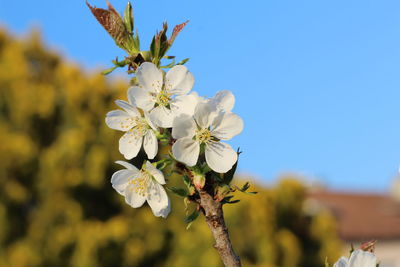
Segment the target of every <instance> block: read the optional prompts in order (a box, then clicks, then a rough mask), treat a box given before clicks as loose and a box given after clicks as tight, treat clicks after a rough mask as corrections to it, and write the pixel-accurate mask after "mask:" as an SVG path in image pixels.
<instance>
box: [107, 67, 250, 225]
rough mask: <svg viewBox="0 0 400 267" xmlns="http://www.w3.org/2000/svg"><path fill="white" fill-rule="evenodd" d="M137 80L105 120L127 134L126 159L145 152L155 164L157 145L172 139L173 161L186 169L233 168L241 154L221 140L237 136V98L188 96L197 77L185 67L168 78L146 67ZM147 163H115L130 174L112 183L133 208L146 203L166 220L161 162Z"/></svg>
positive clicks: (124, 138)
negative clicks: (140, 164)
mask: <svg viewBox="0 0 400 267" xmlns="http://www.w3.org/2000/svg"><path fill="white" fill-rule="evenodd" d="M136 80H137V84H135V85H134V86H132V87H130V88H129V89H128V101H123V100H117V101H116V104H117V105H118V106H119V107H120V108H121V109H119V110H113V111H110V112H109V113H108V114H107V115H106V119H105V121H106V124H107V125H108V127H110V128H112V129H115V130H119V131H123V132H124V134H123V135H122V137H121V138H120V140H119V151H120V152H121V154H122V155H123V156H124V157H125V159H127V160H130V159H132V158H134V157H136V156H137V155H138V153H139V151H140V149H141V147H143V150H144V152H145V153H146V155H147V158H148V160H153V159H155V158H156V156H157V153H158V150H159V145H160V142H159V141H160V140H161V139H162V138H164V139H165V138H168V143H172V144H173V145H172V148H171V161H178V162H180V163H183V164H184V165H185V168H187V169H188V170H191V169H193V168H196V166H200V165H201V166H202V167H204V165H205V164H206V165H207V166H208V167H209V168H206V169H208V170H212V171H214V172H215V173H226V172H228V171H229V170H230V169H232V167H233V166H234V165H235V163H236V161H237V158H238V156H237V152H236V151H235V150H233V149H232V147H231V146H230V145H229V144H227V143H225V142H223V141H225V140H229V139H231V138H232V137H234V136H236V135H238V134H239V133H240V132H241V131H242V130H243V121H242V119H241V118H240V117H239V116H238V115H236V114H234V113H232V108H233V106H234V104H235V97H234V96H233V94H232V93H231V92H229V91H221V92H218V93H217V94H216V95H215V96H214V97H213V98H210V99H207V98H203V97H200V96H199V95H197V93H195V92H190V91H191V90H192V87H193V85H194V77H193V75H192V73H190V72H189V71H188V69H187V68H186V67H185V66H183V65H176V66H174V67H172V68H171V69H170V70H169V71H168V72H167V73H164V72H163V71H162V70H161V69H159V68H158V67H157V66H156V65H155V64H153V63H150V62H144V63H142V64H141V65H140V66H139V67H138V69H137V71H136ZM148 160H146V161H145V162H144V163H143V166H142V167H141V169H140V170H139V169H137V168H136V167H135V166H133V165H132V164H130V163H127V162H124V161H117V163H119V164H121V165H122V166H124V167H125V168H126V169H124V170H120V171H117V172H116V173H114V174H113V176H112V179H111V183H112V185H113V187H114V188H115V190H117V192H118V193H120V194H121V195H123V196H124V197H125V200H126V202H127V203H128V204H129V205H130V206H132V207H134V208H137V207H140V206H142V205H143V204H144V202H146V201H147V202H148V203H149V206H150V207H151V209H152V211H153V213H154V215H155V216H161V217H164V218H165V217H166V216H167V215H168V213H169V212H170V210H171V208H170V202H169V199H168V196H167V194H166V191H165V189H164V187H163V185H165V184H166V180H165V177H164V174H163V172H162V171H161V170H160V169H157V168H156V167H157V166H158V163H159V162H153V163H151V162H150V161H148ZM161 161H162V160H161ZM197 169H198V168H197ZM202 169H204V168H202Z"/></svg>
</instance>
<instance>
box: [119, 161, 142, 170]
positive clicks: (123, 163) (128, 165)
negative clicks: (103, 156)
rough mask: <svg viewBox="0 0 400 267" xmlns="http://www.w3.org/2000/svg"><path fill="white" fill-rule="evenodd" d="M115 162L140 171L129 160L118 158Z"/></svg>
mask: <svg viewBox="0 0 400 267" xmlns="http://www.w3.org/2000/svg"><path fill="white" fill-rule="evenodd" d="M115 163H117V164H119V165H122V166H124V167H125V168H127V169H128V170H133V171H136V172H138V171H139V170H138V169H137V168H136V167H135V166H134V165H132V164H130V163H129V162H126V161H122V160H117V161H116V162H115Z"/></svg>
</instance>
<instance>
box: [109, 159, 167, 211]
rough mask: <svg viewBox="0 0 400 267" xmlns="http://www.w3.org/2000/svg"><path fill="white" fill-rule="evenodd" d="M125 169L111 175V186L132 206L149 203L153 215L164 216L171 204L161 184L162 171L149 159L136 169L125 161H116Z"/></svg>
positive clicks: (162, 178) (163, 180)
mask: <svg viewBox="0 0 400 267" xmlns="http://www.w3.org/2000/svg"><path fill="white" fill-rule="evenodd" d="M116 163H118V164H120V165H122V166H124V167H125V168H126V169H123V170H119V171H117V172H115V173H114V174H113V175H112V177H111V183H112V187H113V188H114V189H115V190H116V191H117V192H118V193H119V194H121V195H123V196H124V197H125V201H126V203H127V204H128V205H130V206H131V207H133V208H139V207H141V206H142V205H143V204H144V203H145V202H146V201H147V203H149V206H150V208H151V210H152V211H153V214H154V216H156V217H163V218H166V217H167V216H168V214H169V212H170V211H171V204H170V200H169V198H168V195H167V193H166V192H165V189H164V187H163V186H162V185H164V184H165V178H164V175H163V173H162V172H161V171H160V170H158V169H157V168H156V167H154V166H153V165H152V164H151V163H150V162H149V161H146V162H145V163H144V164H143V167H142V169H141V170H138V169H137V168H136V167H135V166H133V165H132V164H130V163H128V162H125V161H116Z"/></svg>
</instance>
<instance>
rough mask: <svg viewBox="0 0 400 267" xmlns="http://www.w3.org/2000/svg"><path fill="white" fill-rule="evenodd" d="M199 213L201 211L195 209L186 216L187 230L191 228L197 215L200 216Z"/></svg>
mask: <svg viewBox="0 0 400 267" xmlns="http://www.w3.org/2000/svg"><path fill="white" fill-rule="evenodd" d="M199 214H200V212H199V211H198V210H197V209H195V210H194V211H193V212H192V213H191V214H190V215H189V216H187V217H186V218H185V223H187V224H188V225H187V226H186V230H187V229H189V228H190V226H191V225H192V223H193V222H194V221H195V220H196V219H197V217H199Z"/></svg>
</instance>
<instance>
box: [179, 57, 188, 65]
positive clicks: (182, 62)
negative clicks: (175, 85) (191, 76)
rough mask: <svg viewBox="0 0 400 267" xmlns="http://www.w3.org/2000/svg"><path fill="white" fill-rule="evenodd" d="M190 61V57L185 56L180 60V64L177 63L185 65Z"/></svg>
mask: <svg viewBox="0 0 400 267" xmlns="http://www.w3.org/2000/svg"><path fill="white" fill-rule="evenodd" d="M188 61H189V58H185V59H182V60H181V61H179V62H178V64H176V65H184V64H185V63H186V62H188Z"/></svg>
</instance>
